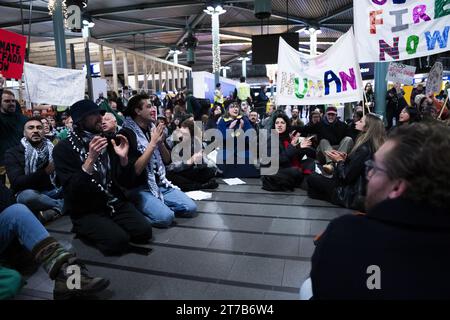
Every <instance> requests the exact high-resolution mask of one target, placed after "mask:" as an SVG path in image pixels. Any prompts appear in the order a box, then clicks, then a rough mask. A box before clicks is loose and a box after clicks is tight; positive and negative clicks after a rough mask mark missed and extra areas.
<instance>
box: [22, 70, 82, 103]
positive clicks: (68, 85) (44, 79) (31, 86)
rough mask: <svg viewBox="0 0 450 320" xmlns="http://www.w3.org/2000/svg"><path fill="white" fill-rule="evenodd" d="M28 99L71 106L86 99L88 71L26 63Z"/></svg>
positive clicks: (35, 101) (34, 101)
mask: <svg viewBox="0 0 450 320" xmlns="http://www.w3.org/2000/svg"><path fill="white" fill-rule="evenodd" d="M24 74H25V90H26V97H25V99H26V100H30V101H31V102H33V103H47V104H52V105H57V106H71V105H72V104H74V103H75V102H77V101H79V100H82V99H84V92H85V82H86V72H85V71H83V70H71V69H62V68H53V67H46V66H40V65H37V64H32V63H26V62H25V68H24Z"/></svg>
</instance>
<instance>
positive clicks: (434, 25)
mask: <svg viewBox="0 0 450 320" xmlns="http://www.w3.org/2000/svg"><path fill="white" fill-rule="evenodd" d="M353 15H354V27H355V37H356V42H357V48H358V57H359V61H360V62H379V61H397V60H405V59H411V58H417V57H423V56H429V55H432V54H436V53H439V52H444V51H448V50H449V41H448V37H449V32H450V1H448V0H415V1H407V0H358V1H353Z"/></svg>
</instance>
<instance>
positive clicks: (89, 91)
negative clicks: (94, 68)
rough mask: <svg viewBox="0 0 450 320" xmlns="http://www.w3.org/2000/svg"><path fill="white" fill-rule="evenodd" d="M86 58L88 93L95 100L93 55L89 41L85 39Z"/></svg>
mask: <svg viewBox="0 0 450 320" xmlns="http://www.w3.org/2000/svg"><path fill="white" fill-rule="evenodd" d="M84 58H85V64H86V70H87V86H88V95H89V99H91V100H92V101H95V98H96V97H94V90H93V89H92V74H91V56H90V52H89V41H88V39H85V41H84Z"/></svg>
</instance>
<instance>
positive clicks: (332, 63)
mask: <svg viewBox="0 0 450 320" xmlns="http://www.w3.org/2000/svg"><path fill="white" fill-rule="evenodd" d="M354 42H355V40H354V36H353V30H352V29H350V31H348V32H347V33H346V34H344V35H343V36H342V37H340V38H339V39H338V41H336V43H335V44H334V45H333V46H332V47H330V48H329V49H328V50H327V51H326V52H325V53H323V54H321V55H320V56H317V57H311V56H308V55H305V54H303V53H300V52H298V51H297V50H296V49H294V48H292V47H291V46H289V45H288V44H287V42H286V41H284V40H283V39H282V38H280V45H279V49H278V80H277V104H279V105H313V104H334V103H338V102H340V103H344V102H352V101H361V100H362V99H363V90H362V79H361V72H360V69H359V64H358V60H357V58H356V51H355V45H354Z"/></svg>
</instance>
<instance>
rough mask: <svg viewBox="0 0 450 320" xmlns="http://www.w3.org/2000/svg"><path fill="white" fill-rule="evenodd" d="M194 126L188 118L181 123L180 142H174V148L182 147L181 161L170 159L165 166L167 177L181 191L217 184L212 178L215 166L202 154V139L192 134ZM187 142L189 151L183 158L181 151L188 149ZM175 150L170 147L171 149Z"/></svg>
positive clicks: (216, 185) (214, 174) (206, 187)
mask: <svg viewBox="0 0 450 320" xmlns="http://www.w3.org/2000/svg"><path fill="white" fill-rule="evenodd" d="M194 126H195V124H194V122H193V121H192V120H189V119H187V120H185V121H183V123H181V128H180V129H179V132H180V134H181V143H180V144H176V145H175V148H177V146H180V147H183V149H181V152H180V154H179V156H180V158H181V159H182V161H177V162H175V161H172V163H171V164H170V165H168V166H167V168H166V170H167V178H168V179H169V180H170V181H172V182H173V183H175V184H176V185H177V186H179V187H180V189H181V190H182V191H192V190H200V189H216V188H217V187H218V186H219V185H218V184H217V182H216V180H215V179H214V177H215V176H216V172H217V167H216V166H215V164H214V163H212V162H211V161H210V160H209V159H208V158H207V157H206V156H205V155H204V153H203V147H202V141H201V140H200V139H199V137H196V136H195V135H194ZM199 131H200V129H199ZM187 144H188V145H190V151H191V153H190V157H189V158H188V159H184V158H183V156H184V154H183V151H187V150H188V145H187ZM185 148H187V149H185ZM197 149H198V150H197ZM175 150H176V149H172V151H175ZM172 160H173V159H172Z"/></svg>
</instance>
